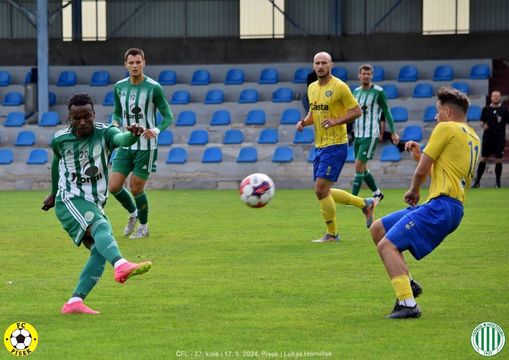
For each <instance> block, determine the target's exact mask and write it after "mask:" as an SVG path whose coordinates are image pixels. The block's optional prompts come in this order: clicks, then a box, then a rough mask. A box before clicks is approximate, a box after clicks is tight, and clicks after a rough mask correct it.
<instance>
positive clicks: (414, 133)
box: [401, 125, 422, 142]
mask: <svg viewBox="0 0 509 360" xmlns="http://www.w3.org/2000/svg"><path fill="white" fill-rule="evenodd" d="M401 140H402V141H409V140H413V141H416V142H419V141H422V129H421V127H420V126H419V125H410V126H407V127H406V128H405V129H404V130H403V135H401Z"/></svg>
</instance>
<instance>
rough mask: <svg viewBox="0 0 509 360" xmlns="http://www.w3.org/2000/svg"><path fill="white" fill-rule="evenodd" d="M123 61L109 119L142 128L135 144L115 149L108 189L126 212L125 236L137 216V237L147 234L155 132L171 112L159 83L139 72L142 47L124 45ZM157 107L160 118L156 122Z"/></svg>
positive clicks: (163, 126) (165, 123)
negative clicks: (124, 74)
mask: <svg viewBox="0 0 509 360" xmlns="http://www.w3.org/2000/svg"><path fill="white" fill-rule="evenodd" d="M124 65H125V67H126V69H127V71H128V72H129V77H128V78H125V79H123V80H120V81H118V82H117V83H116V84H115V87H114V89H113V95H114V99H115V110H114V112H113V117H112V122H113V124H116V125H122V126H129V125H133V124H139V125H140V126H142V127H143V128H145V131H144V132H143V134H142V135H141V137H140V138H139V139H138V141H137V142H136V143H135V144H133V145H131V146H129V147H122V148H120V149H118V152H117V154H116V156H115V159H114V160H113V168H112V174H111V178H110V185H109V190H110V192H111V194H112V195H113V196H115V198H116V199H117V200H118V201H119V202H120V204H122V206H123V207H124V208H125V209H126V210H127V211H128V212H129V219H128V221H127V225H126V227H125V229H124V235H125V236H127V235H129V234H131V233H132V232H133V231H134V228H135V226H136V223H137V221H138V219H139V221H140V224H139V226H138V229H137V230H136V231H135V232H134V233H133V234H132V235H131V236H130V238H131V239H137V238H144V237H148V236H149V231H148V200H147V195H146V194H145V184H146V182H147V180H148V177H149V175H150V173H152V172H155V171H156V166H157V136H158V135H159V133H160V132H161V131H163V130H164V129H166V128H167V127H168V126H169V125H171V123H172V121H173V113H172V112H171V109H170V105H169V104H168V101H167V100H166V97H165V96H164V90H163V88H162V86H161V85H160V84H159V83H158V82H157V81H155V80H153V79H151V78H149V77H148V76H145V75H144V74H143V68H144V67H145V54H144V53H143V50H141V49H137V48H131V49H128V50H127V51H126V52H125V54H124ZM157 110H159V112H160V113H161V115H162V117H163V119H162V121H161V123H160V124H159V125H157V126H156V113H157ZM129 173H132V175H131V180H130V184H129V185H130V188H131V193H132V195H133V197H134V201H133V198H132V197H131V194H129V191H127V189H126V188H125V187H124V183H125V180H126V178H127V176H128V175H129Z"/></svg>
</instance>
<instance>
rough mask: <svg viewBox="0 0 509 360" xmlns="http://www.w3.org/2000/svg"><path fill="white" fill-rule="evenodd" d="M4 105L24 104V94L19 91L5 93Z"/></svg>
mask: <svg viewBox="0 0 509 360" xmlns="http://www.w3.org/2000/svg"><path fill="white" fill-rule="evenodd" d="M2 105H3V106H19V105H23V95H21V93H20V92H18V91H11V92H8V93H7V94H5V97H4V99H3V101H2Z"/></svg>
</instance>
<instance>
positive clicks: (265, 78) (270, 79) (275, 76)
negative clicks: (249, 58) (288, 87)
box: [258, 68, 279, 84]
mask: <svg viewBox="0 0 509 360" xmlns="http://www.w3.org/2000/svg"><path fill="white" fill-rule="evenodd" d="M278 81H279V73H278V71H277V69H275V68H265V69H263V70H262V71H261V72H260V78H259V80H258V84H276V83H277V82H278Z"/></svg>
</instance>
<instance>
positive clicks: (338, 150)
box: [313, 144, 348, 182]
mask: <svg viewBox="0 0 509 360" xmlns="http://www.w3.org/2000/svg"><path fill="white" fill-rule="evenodd" d="M347 154H348V144H339V145H331V146H327V147H324V148H316V149H315V159H314V160H313V180H316V178H323V179H327V180H329V181H332V182H336V181H337V180H338V178H339V174H340V173H341V170H342V169H343V165H345V161H346V156H347Z"/></svg>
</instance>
